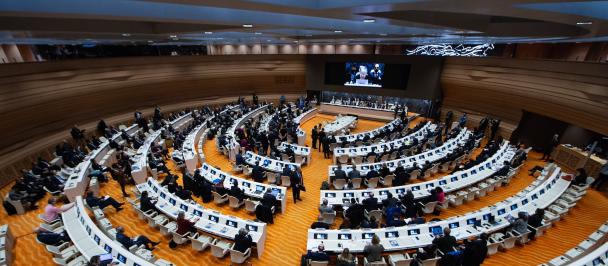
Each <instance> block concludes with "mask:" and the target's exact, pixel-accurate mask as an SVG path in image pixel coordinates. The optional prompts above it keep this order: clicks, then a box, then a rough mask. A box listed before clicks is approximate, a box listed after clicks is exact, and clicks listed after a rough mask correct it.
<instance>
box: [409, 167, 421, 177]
mask: <svg viewBox="0 0 608 266" xmlns="http://www.w3.org/2000/svg"><path fill="white" fill-rule="evenodd" d="M419 175H420V169H416V170H414V171H412V172H411V173H410V179H416V178H418V176H419Z"/></svg>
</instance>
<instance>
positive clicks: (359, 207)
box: [311, 187, 446, 229]
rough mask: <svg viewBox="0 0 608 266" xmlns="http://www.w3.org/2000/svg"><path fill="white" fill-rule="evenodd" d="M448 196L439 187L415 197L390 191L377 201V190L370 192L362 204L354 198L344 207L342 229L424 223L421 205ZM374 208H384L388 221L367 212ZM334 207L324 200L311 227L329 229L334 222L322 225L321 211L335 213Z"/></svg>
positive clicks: (410, 192)
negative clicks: (425, 194) (417, 197)
mask: <svg viewBox="0 0 608 266" xmlns="http://www.w3.org/2000/svg"><path fill="white" fill-rule="evenodd" d="M445 197H446V195H445V192H443V189H442V188H441V187H436V188H433V189H431V190H430V196H428V197H426V198H423V199H419V200H415V198H414V194H413V193H412V191H411V190H408V191H407V192H406V193H404V194H402V195H399V196H398V198H397V197H394V196H393V195H392V193H390V192H389V193H388V194H387V198H386V199H384V200H382V202H381V203H379V202H378V198H376V197H375V195H374V193H373V192H371V193H370V194H369V196H368V197H367V198H365V199H364V200H362V201H361V203H359V202H358V201H357V200H356V199H355V198H352V199H351V202H350V204H348V205H347V206H345V207H346V208H345V210H344V212H343V214H344V220H343V223H342V224H341V225H340V227H339V228H340V229H358V228H365V229H376V228H380V227H395V226H405V225H408V224H421V223H425V222H426V220H425V218H424V216H423V212H422V206H424V205H423V204H425V203H428V202H435V201H436V202H440V203H441V202H443V201H445V200H446V199H445ZM438 208H439V207H438ZM372 211H382V214H383V216H384V217H386V219H385V222H384V223H382V221H378V220H376V218H375V217H374V216H373V215H366V213H370V212H372ZM333 212H334V209H333V208H332V207H331V206H328V205H327V200H326V199H324V200H323V203H322V204H321V205H320V206H319V213H320V216H319V219H318V221H317V222H315V223H313V224H312V225H311V227H312V228H313V229H314V228H329V227H330V226H331V225H329V224H323V219H322V214H323V213H333Z"/></svg>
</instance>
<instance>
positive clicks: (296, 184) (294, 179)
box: [289, 170, 302, 203]
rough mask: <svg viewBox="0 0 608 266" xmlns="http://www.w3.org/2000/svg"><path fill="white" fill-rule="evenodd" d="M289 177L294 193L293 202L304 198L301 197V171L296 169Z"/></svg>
mask: <svg viewBox="0 0 608 266" xmlns="http://www.w3.org/2000/svg"><path fill="white" fill-rule="evenodd" d="M289 179H290V180H289V181H290V183H291V192H292V193H293V203H296V202H297V201H298V200H302V199H301V198H300V189H301V188H302V177H301V176H300V173H299V172H298V171H297V170H296V171H294V172H292V173H291V175H290V176H289Z"/></svg>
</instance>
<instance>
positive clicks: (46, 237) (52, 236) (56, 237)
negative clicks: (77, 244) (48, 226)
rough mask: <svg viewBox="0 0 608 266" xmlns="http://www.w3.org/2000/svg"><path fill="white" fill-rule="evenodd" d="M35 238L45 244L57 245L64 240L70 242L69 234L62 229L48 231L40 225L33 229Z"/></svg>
mask: <svg viewBox="0 0 608 266" xmlns="http://www.w3.org/2000/svg"><path fill="white" fill-rule="evenodd" d="M34 232H36V239H38V241H40V242H42V243H44V244H45V245H51V246H58V245H60V244H62V243H64V242H70V241H71V240H70V236H69V235H68V234H67V233H66V232H65V231H62V232H61V233H55V232H49V231H47V230H45V229H44V228H42V227H37V228H36V229H34Z"/></svg>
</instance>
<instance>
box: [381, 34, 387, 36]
mask: <svg viewBox="0 0 608 266" xmlns="http://www.w3.org/2000/svg"><path fill="white" fill-rule="evenodd" d="M386 35H388V34H386V33H380V36H386Z"/></svg>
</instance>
